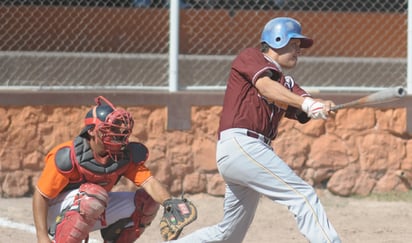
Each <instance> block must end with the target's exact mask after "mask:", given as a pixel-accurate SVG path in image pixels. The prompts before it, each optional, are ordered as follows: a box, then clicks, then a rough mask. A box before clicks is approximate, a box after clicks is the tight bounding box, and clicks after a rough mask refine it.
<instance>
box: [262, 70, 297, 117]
mask: <svg viewBox="0 0 412 243" xmlns="http://www.w3.org/2000/svg"><path fill="white" fill-rule="evenodd" d="M255 87H256V88H257V90H258V91H259V93H260V95H262V96H263V97H265V98H266V99H267V100H269V101H271V102H281V103H285V104H287V105H290V106H293V107H296V108H299V109H300V108H301V106H302V103H303V100H304V97H302V96H300V95H297V94H295V93H293V92H291V91H290V90H288V89H287V88H285V87H284V86H283V85H281V84H280V83H279V82H276V81H273V80H272V79H271V78H269V77H268V76H263V77H261V78H259V79H257V80H256V82H255Z"/></svg>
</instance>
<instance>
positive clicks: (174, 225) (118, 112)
mask: <svg viewBox="0 0 412 243" xmlns="http://www.w3.org/2000/svg"><path fill="white" fill-rule="evenodd" d="M102 102H104V103H105V104H103V103H102ZM84 121H85V127H84V128H83V129H82V131H81V132H80V134H79V135H78V136H77V137H75V138H74V139H73V140H71V141H68V142H65V143H62V144H60V145H58V146H56V147H55V148H54V149H53V150H51V151H50V152H49V153H48V154H47V155H46V158H45V167H44V170H43V172H42V173H41V175H40V177H39V179H38V182H37V186H36V190H35V192H34V195H33V218H34V224H35V228H36V235H37V242H39V243H45V242H56V243H76V242H82V241H83V240H84V241H86V242H87V240H88V236H89V233H90V232H91V231H94V230H99V229H100V232H101V235H102V238H103V239H104V241H105V242H122V243H127V242H134V241H135V240H136V239H138V238H139V236H140V235H141V234H142V233H143V232H144V230H145V228H146V227H147V226H149V225H150V224H151V222H152V221H153V219H154V218H155V216H156V214H157V212H158V209H159V207H160V204H162V205H163V207H164V209H165V210H164V215H165V216H164V217H163V219H162V223H161V227H162V236H163V237H164V239H167V240H170V239H176V238H177V237H178V236H179V234H180V233H181V231H182V229H183V227H184V226H186V225H187V224H189V223H190V222H192V221H194V220H195V219H196V215H197V212H196V208H195V206H194V205H193V204H192V203H191V202H189V201H188V200H186V199H183V198H182V199H177V198H172V196H171V194H170V193H169V192H168V190H167V189H166V188H165V187H164V186H163V185H162V184H161V183H160V182H159V181H158V180H157V179H156V178H154V177H153V176H152V173H151V172H150V170H149V169H148V168H147V167H146V166H145V165H144V163H145V161H146V160H147V158H148V153H149V152H148V149H147V147H146V146H145V145H144V144H142V143H138V142H129V136H130V134H131V133H132V130H133V125H134V121H133V118H132V116H131V114H130V113H129V112H127V111H125V110H123V109H118V108H115V107H114V106H113V104H112V103H111V102H110V101H108V100H107V99H106V98H104V97H102V96H99V97H97V98H96V106H94V107H93V108H91V109H90V110H89V111H88V112H87V114H86V117H85V120H84ZM123 176H124V177H126V178H127V179H129V180H131V181H133V182H134V183H135V185H136V186H138V188H139V189H137V190H136V191H135V192H111V190H112V188H113V186H114V185H115V184H116V183H117V182H118V181H119V179H120V178H121V177H123Z"/></svg>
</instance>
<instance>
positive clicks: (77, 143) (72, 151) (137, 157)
mask: <svg viewBox="0 0 412 243" xmlns="http://www.w3.org/2000/svg"><path fill="white" fill-rule="evenodd" d="M141 147H143V148H144V149H141ZM123 158H124V159H122V160H119V161H113V160H110V161H109V162H108V163H107V164H105V165H102V164H100V163H99V162H97V161H96V160H95V159H94V155H93V151H92V150H91V148H90V145H89V144H88V142H87V141H86V140H85V139H84V138H82V137H77V138H76V139H75V140H74V142H73V146H72V147H64V148H61V149H60V150H59V151H58V152H57V153H56V165H57V168H58V169H59V171H60V172H61V173H62V174H68V173H70V172H72V170H73V169H75V168H76V169H77V170H78V171H79V172H80V174H81V177H80V178H79V180H77V181H70V183H69V185H68V186H67V187H66V190H70V189H74V188H78V187H79V186H80V184H81V183H85V182H90V183H94V184H98V185H100V186H102V187H103V188H105V189H106V190H107V191H110V190H111V189H112V188H113V186H114V185H115V184H116V183H117V182H118V180H119V178H120V176H121V175H122V174H123V173H124V172H125V171H126V170H127V169H128V165H129V163H141V162H144V161H145V160H146V158H147V149H146V147H144V145H141V144H138V143H130V144H129V145H128V147H127V149H126V150H125V155H124V157H123ZM142 158H144V160H142Z"/></svg>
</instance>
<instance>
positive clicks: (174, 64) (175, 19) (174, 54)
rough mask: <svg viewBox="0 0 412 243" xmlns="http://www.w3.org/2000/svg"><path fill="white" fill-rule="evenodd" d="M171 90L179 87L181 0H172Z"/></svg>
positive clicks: (173, 90)
mask: <svg viewBox="0 0 412 243" xmlns="http://www.w3.org/2000/svg"><path fill="white" fill-rule="evenodd" d="M169 38H170V41H169V92H176V91H178V89H179V82H178V78H179V0H170V33H169Z"/></svg>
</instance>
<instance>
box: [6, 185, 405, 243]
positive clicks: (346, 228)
mask: <svg viewBox="0 0 412 243" xmlns="http://www.w3.org/2000/svg"><path fill="white" fill-rule="evenodd" d="M318 194H319V196H320V199H321V202H322V203H323V205H324V207H325V209H326V211H327V214H328V216H329V219H330V220H331V222H332V223H333V224H334V226H335V228H336V230H337V231H338V232H339V234H340V235H341V238H342V241H343V242H348V243H380V242H382V243H405V242H411V239H412V200H411V199H410V198H408V199H407V200H396V199H395V200H394V199H393V198H385V199H382V198H374V197H369V198H362V199H360V198H342V197H336V196H333V195H331V194H330V193H328V192H327V191H319V192H318ZM187 197H188V198H189V199H191V200H192V201H193V202H194V203H195V204H196V206H197V207H198V211H199V216H198V220H197V221H195V222H194V223H193V224H191V225H189V226H188V227H187V228H186V229H185V230H184V231H183V235H185V234H188V233H190V232H192V231H194V230H196V229H198V228H200V227H203V226H207V225H212V224H214V223H217V222H218V221H219V220H220V219H221V217H222V214H223V211H222V209H223V198H222V197H212V196H209V195H206V194H198V195H187ZM160 214H161V211H159V213H158V215H157V217H156V219H155V221H154V222H153V224H152V226H150V227H149V228H148V229H146V231H145V232H144V234H143V235H142V236H141V238H140V239H138V240H137V242H144V243H152V242H153V243H158V242H161V238H160V235H159V228H158V222H159V218H160ZM0 242H23V243H24V242H36V237H35V233H34V226H33V218H32V210H31V198H19V199H4V198H0ZM89 242H102V240H101V238H100V235H99V233H98V232H93V233H92V234H91V237H90V241H89ZM244 242H245V243H272V242H276V243H291V242H302V243H303V242H307V241H306V240H305V239H304V238H303V236H302V235H301V234H300V233H299V232H298V230H297V228H296V224H295V221H294V218H293V216H292V215H291V214H290V213H289V211H288V210H287V209H286V208H285V207H284V206H281V205H279V204H276V203H273V202H271V201H269V200H268V199H267V198H262V199H261V201H260V205H259V207H258V211H257V214H256V217H255V219H254V222H253V223H252V226H251V228H250V229H249V232H248V233H247V235H246V238H245V240H244Z"/></svg>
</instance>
